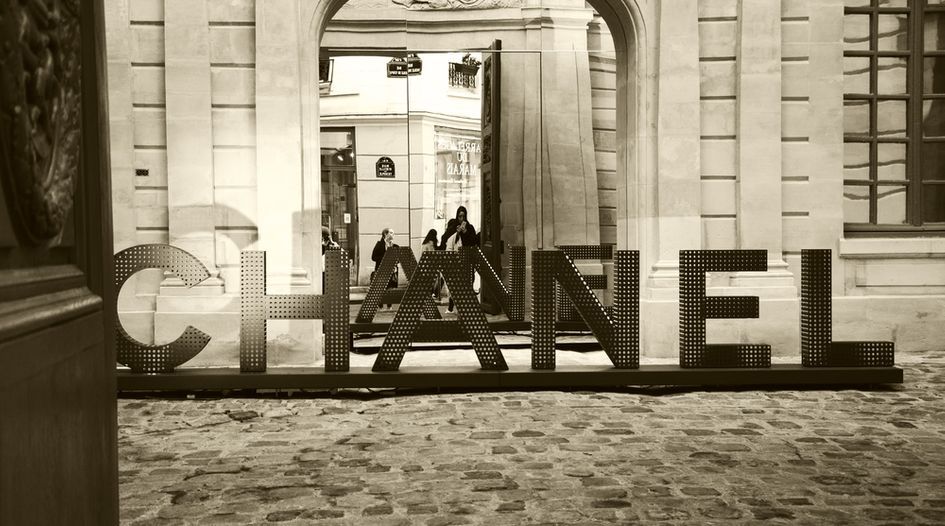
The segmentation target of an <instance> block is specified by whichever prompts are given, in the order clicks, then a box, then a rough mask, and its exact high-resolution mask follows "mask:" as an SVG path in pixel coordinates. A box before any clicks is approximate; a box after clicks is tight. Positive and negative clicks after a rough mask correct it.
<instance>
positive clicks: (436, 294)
mask: <svg viewBox="0 0 945 526" xmlns="http://www.w3.org/2000/svg"><path fill="white" fill-rule="evenodd" d="M436 240H437V233H436V229H435V228H431V229H430V231H429V232H427V237H425V238H424V239H423V243H422V244H421V245H420V258H421V259H423V253H424V252H432V251H435V250H437V248H438V247H437V242H436ZM442 289H443V276H442V275H441V274H440V273H439V272H437V274H436V280H435V281H434V282H433V290H431V294H432V295H433V301H436V302H437V303H439V301H440V291H441V290H442Z"/></svg>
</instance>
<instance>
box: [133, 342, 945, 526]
mask: <svg viewBox="0 0 945 526" xmlns="http://www.w3.org/2000/svg"><path fill="white" fill-rule="evenodd" d="M904 360H905V361H903V360H900V365H901V366H903V367H904V369H905V371H906V383H905V384H904V385H902V386H892V387H877V388H874V389H865V390H850V389H846V390H836V391H831V390H735V391H723V390H708V391H706V390H697V389H684V388H663V389H660V388H649V389H633V388H627V389H622V390H617V391H599V392H587V391H571V392H567V391H561V392H558V391H540V392H478V393H431V392H425V393H417V392H411V393H405V392H400V393H393V392H389V391H385V392H380V393H366V392H363V391H361V392H355V391H350V392H348V391H344V392H339V393H335V394H334V395H328V394H324V393H323V394H311V393H309V394H305V393H295V394H294V395H293V396H286V394H285V393H283V394H282V396H281V397H275V396H273V397H270V398H222V399H208V398H198V399H195V400H188V399H186V398H178V399H163V400H162V399H129V398H125V399H121V400H119V408H118V414H119V455H120V481H121V516H122V524H131V525H150V524H168V525H173V524H269V523H281V524H356V525H373V524H379V525H387V524H422V525H449V524H490V525H500V524H513V525H518V524H612V523H638V522H642V523H656V524H752V523H760V522H764V523H772V524H783V523H790V524H811V525H823V524H853V525H868V524H928V525H932V524H945V417H943V416H942V415H943V414H945V391H943V387H945V367H943V366H945V352H941V353H927V354H924V355H913V356H909V357H905V359H904Z"/></svg>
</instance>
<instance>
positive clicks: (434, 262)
mask: <svg viewBox="0 0 945 526" xmlns="http://www.w3.org/2000/svg"><path fill="white" fill-rule="evenodd" d="M382 264H383V263H382ZM468 272H469V267H468V266H467V265H465V264H464V262H463V256H462V255H460V254H458V253H456V252H424V253H423V255H422V256H421V258H420V265H419V268H417V270H416V272H414V273H413V275H412V276H411V278H410V285H409V286H408V287H407V291H406V292H405V293H404V299H403V302H402V303H401V304H400V308H399V309H398V310H397V313H396V315H395V316H394V322H393V323H392V324H391V326H390V330H389V332H388V333H387V337H386V338H384V344H383V345H382V346H381V352H380V353H379V354H378V356H377V359H376V360H375V361H374V370H375V371H396V370H398V369H399V368H400V362H401V361H402V360H403V358H404V353H406V352H407V350H408V349H409V348H410V344H411V342H412V341H413V339H414V333H415V332H416V331H417V329H419V328H420V327H421V320H420V315H421V313H422V312H423V311H424V310H425V305H426V304H427V303H426V302H427V301H428V300H429V299H430V289H431V288H432V287H433V283H434V281H435V280H436V275H437V273H441V274H442V275H443V278H444V279H445V280H446V284H447V286H448V287H449V289H450V295H451V296H452V298H453V301H454V302H455V303H456V314H457V317H458V318H459V324H458V327H457V324H455V323H453V322H448V321H436V320H435V321H426V322H422V323H423V326H424V327H433V328H432V329H431V330H432V331H435V332H439V331H440V330H444V331H450V332H452V333H453V334H455V333H456V332H457V331H456V329H457V328H459V329H460V330H461V332H462V333H465V335H466V338H467V339H468V340H469V341H470V342H472V346H473V349H474V350H475V351H476V356H477V357H478V358H479V365H480V366H481V367H482V368H483V369H492V370H500V371H502V370H506V369H508V365H506V363H505V357H503V356H502V351H500V350H499V345H498V343H497V342H496V340H495V335H494V334H492V330H491V329H489V324H488V323H487V322H486V316H485V314H483V312H482V309H481V308H480V307H479V301H478V300H477V299H476V295H475V294H474V293H473V290H472V282H471V280H470V279H469V276H468ZM439 327H442V329H440V328H439ZM454 341H455V338H454Z"/></svg>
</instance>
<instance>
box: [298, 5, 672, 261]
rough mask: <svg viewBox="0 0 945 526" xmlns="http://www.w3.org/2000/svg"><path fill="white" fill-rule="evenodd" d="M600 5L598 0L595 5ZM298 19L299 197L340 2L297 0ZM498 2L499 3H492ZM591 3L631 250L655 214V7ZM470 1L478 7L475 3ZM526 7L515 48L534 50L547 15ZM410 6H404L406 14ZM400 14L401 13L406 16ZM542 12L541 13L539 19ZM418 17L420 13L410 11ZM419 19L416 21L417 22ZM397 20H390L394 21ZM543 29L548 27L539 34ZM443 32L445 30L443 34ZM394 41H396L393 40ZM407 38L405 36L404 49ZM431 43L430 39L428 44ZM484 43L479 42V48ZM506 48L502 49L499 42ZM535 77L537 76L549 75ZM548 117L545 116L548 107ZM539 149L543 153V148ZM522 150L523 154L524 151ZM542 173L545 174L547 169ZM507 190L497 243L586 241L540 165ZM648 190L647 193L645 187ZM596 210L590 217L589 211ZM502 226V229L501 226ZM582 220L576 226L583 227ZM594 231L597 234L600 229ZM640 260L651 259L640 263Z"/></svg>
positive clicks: (313, 171)
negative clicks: (608, 86) (612, 69)
mask: <svg viewBox="0 0 945 526" xmlns="http://www.w3.org/2000/svg"><path fill="white" fill-rule="evenodd" d="M598 4H600V5H598ZM298 5H299V13H300V20H301V21H302V26H301V27H300V33H301V34H300V39H299V42H300V46H299V50H298V51H299V57H300V59H299V64H300V77H301V92H302V93H301V97H300V104H301V115H302V122H301V124H302V145H303V148H302V151H303V174H304V176H303V181H304V183H303V184H304V186H305V188H306V189H305V192H304V193H305V194H306V195H312V194H314V195H317V193H316V192H318V191H319V189H318V188H317V186H318V185H319V183H320V180H321V177H320V176H319V173H318V171H319V169H320V167H319V164H318V162H317V160H318V159H319V155H320V144H319V131H320V126H321V122H320V111H319V106H320V104H319V93H318V89H317V86H318V73H319V72H318V68H317V67H316V65H317V64H319V59H320V58H321V57H320V48H321V45H322V39H323V37H324V36H325V34H326V27H327V26H328V23H329V21H330V20H331V19H332V17H333V16H334V15H335V13H337V12H338V11H339V9H341V7H342V6H343V5H344V2H342V1H327V2H311V3H306V2H300V3H299V4H298ZM496 5H498V3H496ZM592 5H593V6H594V7H595V9H596V10H597V11H598V12H599V13H600V15H601V16H602V17H603V19H604V20H605V21H606V23H607V26H608V27H609V28H610V31H611V34H612V35H613V39H614V55H615V59H616V71H617V74H616V82H615V89H616V112H617V119H616V126H615V127H616V141H615V142H616V161H615V164H616V172H617V177H616V186H617V188H616V201H617V203H616V205H617V206H616V225H615V227H616V235H615V241H616V245H617V247H618V248H638V249H644V251H645V252H648V251H646V250H645V248H646V245H647V244H648V242H649V240H651V239H652V237H653V235H650V234H648V232H650V231H652V230H653V228H654V226H653V224H652V218H654V217H655V213H654V212H653V210H655V202H652V194H653V191H652V189H654V188H655V187H656V184H655V182H656V181H655V174H654V173H653V170H652V167H653V166H654V165H655V158H656V155H655V147H654V138H655V107H654V105H653V104H647V101H648V99H651V98H655V97H651V94H653V93H655V79H654V75H653V72H652V71H651V70H650V66H649V65H651V64H654V63H655V60H654V56H655V47H654V46H653V45H648V43H647V39H646V27H647V24H646V21H647V20H655V16H654V14H653V11H654V10H655V7H654V6H653V5H650V3H642V4H640V3H638V2H626V3H625V2H622V1H615V2H594V3H592ZM477 7H482V4H479V5H478V6H477ZM522 9H523V10H527V11H528V14H529V16H530V17H532V18H531V20H537V21H538V26H537V27H538V31H537V32H536V33H535V36H536V37H537V39H536V38H533V41H532V42H530V43H529V42H525V43H523V44H522V46H521V49H520V51H527V50H529V49H530V50H532V51H539V52H540V51H541V49H542V34H543V33H542V30H541V27H542V26H541V23H542V20H545V21H547V20H549V18H548V17H544V15H543V14H542V10H545V12H546V14H547V10H548V9H551V8H550V7H549V8H545V7H543V6H541V5H534V6H531V5H526V7H523V8H522ZM409 12H410V11H408V13H409ZM405 16H406V15H405ZM543 17H544V18H543ZM416 18H417V20H419V17H416ZM417 23H419V22H417ZM394 25H395V26H396V24H394ZM418 27H420V26H419V25H411V22H410V20H408V19H406V18H405V20H404V25H403V28H407V29H410V28H413V29H416V28H418ZM418 33H419V31H414V32H411V31H405V32H404V34H405V35H407V37H406V38H408V39H410V38H416V37H417V34H418ZM546 34H547V33H546ZM437 37H438V38H440V39H442V38H444V34H443V33H442V32H439V33H438V34H437ZM446 37H449V34H446ZM398 43H399V41H398ZM407 47H408V43H407V42H404V49H406V48H407ZM432 47H434V48H435V45H434V46H432ZM482 47H484V46H479V48H480V49H481V48H482ZM504 49H507V48H504ZM547 73H548V72H546V74H545V76H542V77H541V79H547V78H551V77H549V76H547ZM522 110H523V111H525V112H528V111H541V110H540V109H539V108H536V107H532V108H529V107H528V106H527V105H526V106H525V107H524V108H522ZM547 115H552V114H551V113H550V112H549V113H548V114H547ZM534 124H537V125H538V126H540V127H541V129H542V130H543V131H545V130H551V132H555V131H559V132H560V131H561V127H560V126H555V125H554V124H551V125H550V128H549V127H548V123H542V122H541V116H539V117H538V118H537V119H536V120H535V121H534ZM548 135H549V137H546V138H545V139H544V140H542V139H539V143H542V142H543V143H544V144H540V145H539V151H537V152H532V154H533V155H535V156H537V158H536V160H537V164H541V163H542V161H544V162H546V163H550V162H553V159H551V158H550V157H551V156H553V154H549V152H548V148H547V143H548V142H549V140H548V139H552V137H550V135H551V134H550V133H549V134H548ZM542 150H544V151H542ZM526 153H527V152H526ZM546 175H547V174H546ZM508 181H509V178H507V177H504V178H503V184H506V183H507V182H508ZM515 182H516V184H515V185H513V186H514V188H513V191H512V192H510V193H508V194H504V195H511V196H513V197H512V200H514V201H515V202H513V203H509V202H507V201H506V199H505V198H504V197H503V203H502V211H503V217H502V220H503V228H504V231H503V234H504V235H503V237H504V239H503V241H505V242H507V243H516V244H524V245H525V246H526V247H527V249H529V250H531V249H537V248H546V247H551V246H553V245H555V244H565V243H569V242H570V243H576V242H588V239H583V240H578V239H576V237H575V236H576V235H580V234H576V233H575V231H574V229H570V228H569V226H568V225H569V223H573V218H564V217H558V218H557V219H556V218H555V215H554V212H555V209H556V208H558V209H559V210H560V208H561V206H560V205H561V203H562V202H563V200H564V199H565V198H566V197H567V191H566V190H564V189H563V188H564V187H560V186H559V187H558V188H557V190H558V192H557V193H556V192H555V189H556V188H555V186H554V185H555V183H556V182H555V181H554V180H550V181H549V180H548V179H547V177H543V176H542V173H541V170H540V169H539V171H538V173H536V174H531V175H525V174H522V177H521V179H520V180H515ZM646 188H649V189H651V190H650V191H644V189H646ZM516 209H518V210H521V219H519V220H518V222H517V224H516V221H515V220H508V219H507V217H506V214H511V213H512V212H513V211H515V210H516ZM596 213H597V212H596V210H595V211H594V215H595V216H596ZM596 220H597V218H596V217H592V218H590V223H592V224H593V223H596ZM317 227H318V225H317V224H311V225H308V228H310V229H312V230H314V229H315V228H317ZM506 227H507V228H506ZM587 230H588V229H587V227H586V223H585V226H584V227H582V229H581V230H580V231H584V232H586V231H587ZM595 234H596V235H598V236H599V230H598V231H597V233H595ZM590 241H591V242H599V241H600V240H599V238H598V239H593V237H592V238H591V239H590ZM647 263H651V262H649V261H647Z"/></svg>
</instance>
